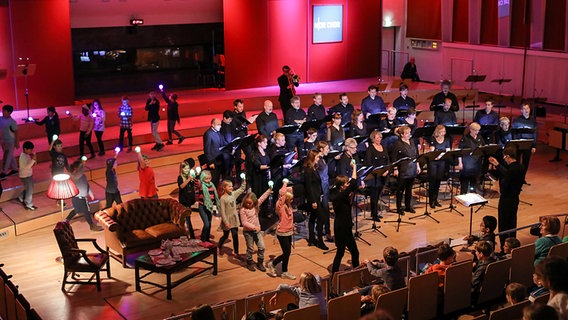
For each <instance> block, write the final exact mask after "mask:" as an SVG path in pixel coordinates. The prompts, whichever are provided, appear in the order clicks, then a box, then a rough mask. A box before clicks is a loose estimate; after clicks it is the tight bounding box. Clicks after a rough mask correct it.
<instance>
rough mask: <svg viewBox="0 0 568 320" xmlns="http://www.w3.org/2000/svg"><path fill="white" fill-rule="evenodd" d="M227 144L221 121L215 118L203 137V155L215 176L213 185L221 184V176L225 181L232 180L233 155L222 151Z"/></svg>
mask: <svg viewBox="0 0 568 320" xmlns="http://www.w3.org/2000/svg"><path fill="white" fill-rule="evenodd" d="M227 143H228V141H225V138H223V135H222V134H221V120H219V119H217V118H213V119H212V120H211V127H209V129H207V131H205V134H204V135H203V153H204V154H205V159H206V161H207V167H208V168H209V171H210V172H211V174H212V175H213V183H219V177H220V176H221V177H222V178H223V179H230V178H231V177H230V175H231V154H230V153H229V152H227V151H223V150H221V147H223V146H225V145H226V144H227Z"/></svg>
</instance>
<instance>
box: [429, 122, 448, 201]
mask: <svg viewBox="0 0 568 320" xmlns="http://www.w3.org/2000/svg"><path fill="white" fill-rule="evenodd" d="M451 148H452V144H451V143H450V139H449V138H448V137H446V127H444V126H443V125H441V124H439V125H437V126H436V128H435V129H434V133H433V134H432V137H431V138H430V151H438V150H441V151H443V152H446V151H449V150H450V149H451ZM446 168H447V162H446V160H436V159H434V160H432V161H430V162H429V163H428V200H429V203H430V208H432V209H434V208H435V207H441V206H442V204H440V202H438V192H439V191H440V184H441V182H442V179H443V178H444V175H445V174H446Z"/></svg>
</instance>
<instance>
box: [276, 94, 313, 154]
mask: <svg viewBox="0 0 568 320" xmlns="http://www.w3.org/2000/svg"><path fill="white" fill-rule="evenodd" d="M290 104H291V105H292V109H290V110H288V111H287V112H286V115H285V116H284V124H286V125H295V126H301V125H302V124H303V123H304V122H306V118H307V115H306V112H305V111H304V110H303V109H302V108H300V97H298V96H293V97H292V99H290ZM318 135H319V134H318ZM303 143H304V133H303V132H301V131H300V130H297V131H296V132H294V133H290V134H287V135H286V148H287V149H288V150H290V151H296V152H302V148H303V146H302V144H303ZM296 149H297V150H296Z"/></svg>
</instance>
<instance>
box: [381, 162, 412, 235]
mask: <svg viewBox="0 0 568 320" xmlns="http://www.w3.org/2000/svg"><path fill="white" fill-rule="evenodd" d="M411 160H413V159H412V158H410V157H404V158H402V159H398V160H397V161H395V162H393V163H392V164H391V166H392V167H393V168H394V167H396V166H398V164H399V163H400V162H402V161H411ZM396 214H397V215H398V218H397V219H396V220H385V221H383V223H396V232H398V230H399V229H400V224H401V223H404V224H411V225H413V226H415V225H416V223H414V222H410V221H403V220H402V218H401V216H402V214H401V212H400V211H399V210H398V208H397V210H396Z"/></svg>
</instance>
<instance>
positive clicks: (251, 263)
mask: <svg viewBox="0 0 568 320" xmlns="http://www.w3.org/2000/svg"><path fill="white" fill-rule="evenodd" d="M247 269H249V271H251V272H255V271H256V268H255V267H254V263H253V262H252V261H249V262H247Z"/></svg>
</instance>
